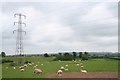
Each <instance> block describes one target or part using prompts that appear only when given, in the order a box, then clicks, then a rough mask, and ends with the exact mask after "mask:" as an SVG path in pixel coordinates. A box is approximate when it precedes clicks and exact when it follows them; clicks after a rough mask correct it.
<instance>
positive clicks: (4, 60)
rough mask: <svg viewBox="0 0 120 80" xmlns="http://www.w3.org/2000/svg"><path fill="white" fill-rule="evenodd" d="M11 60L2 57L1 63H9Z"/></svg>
mask: <svg viewBox="0 0 120 80" xmlns="http://www.w3.org/2000/svg"><path fill="white" fill-rule="evenodd" d="M11 62H13V61H12V60H6V59H2V63H11Z"/></svg>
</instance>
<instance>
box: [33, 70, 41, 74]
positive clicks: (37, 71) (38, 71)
mask: <svg viewBox="0 0 120 80" xmlns="http://www.w3.org/2000/svg"><path fill="white" fill-rule="evenodd" d="M34 73H36V74H42V70H40V69H34Z"/></svg>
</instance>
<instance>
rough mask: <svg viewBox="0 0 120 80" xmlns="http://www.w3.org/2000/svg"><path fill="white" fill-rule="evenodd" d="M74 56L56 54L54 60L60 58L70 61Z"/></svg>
mask: <svg viewBox="0 0 120 80" xmlns="http://www.w3.org/2000/svg"><path fill="white" fill-rule="evenodd" d="M73 59H74V57H73V56H72V55H66V54H65V55H57V56H56V58H55V59H54V60H55V61H57V60H61V61H71V60H73Z"/></svg>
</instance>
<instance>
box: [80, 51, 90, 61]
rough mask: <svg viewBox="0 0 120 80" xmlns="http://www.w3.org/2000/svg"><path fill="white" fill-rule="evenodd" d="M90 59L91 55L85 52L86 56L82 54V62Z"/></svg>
mask: <svg viewBox="0 0 120 80" xmlns="http://www.w3.org/2000/svg"><path fill="white" fill-rule="evenodd" d="M88 58H89V54H88V53H87V52H84V54H82V57H81V60H88Z"/></svg>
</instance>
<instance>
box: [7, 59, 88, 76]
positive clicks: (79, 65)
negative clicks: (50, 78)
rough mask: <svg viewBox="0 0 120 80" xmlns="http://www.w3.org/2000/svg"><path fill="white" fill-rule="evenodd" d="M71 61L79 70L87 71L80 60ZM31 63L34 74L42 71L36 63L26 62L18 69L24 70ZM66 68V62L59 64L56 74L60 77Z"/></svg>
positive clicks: (67, 66)
mask: <svg viewBox="0 0 120 80" xmlns="http://www.w3.org/2000/svg"><path fill="white" fill-rule="evenodd" d="M59 62H61V61H60V60H59ZM72 62H73V63H75V65H76V66H78V68H79V69H80V72H82V73H87V71H86V70H85V69H83V68H84V65H83V63H82V62H81V61H80V60H79V61H74V60H73V61H72ZM48 63H49V62H48ZM32 65H33V72H34V73H35V74H38V75H40V74H42V73H43V72H42V70H41V69H39V68H38V65H37V64H36V65H34V63H27V64H24V65H22V66H20V67H19V71H20V72H24V71H25V68H26V67H29V66H32ZM41 65H42V66H43V64H41ZM68 68H69V65H68V64H66V65H65V66H61V67H60V69H58V71H57V76H59V77H61V76H62V75H63V72H64V71H68V70H69V69H68ZM6 69H8V67H6ZM13 69H16V67H13Z"/></svg>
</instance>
